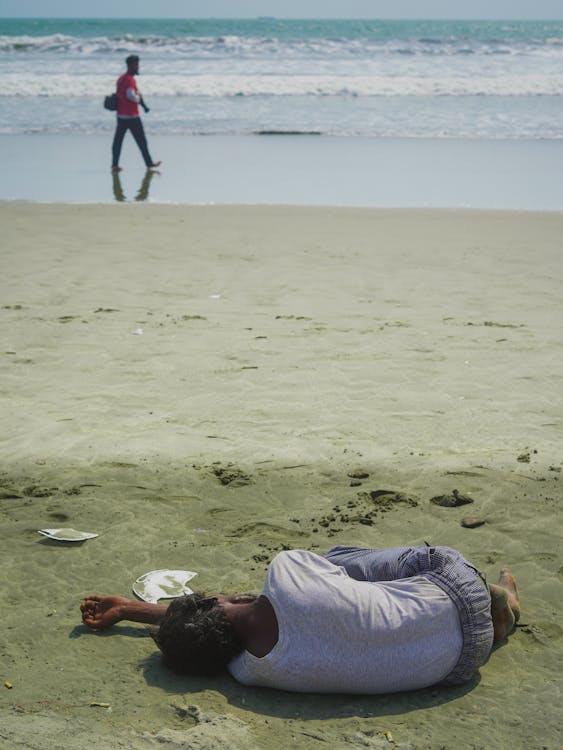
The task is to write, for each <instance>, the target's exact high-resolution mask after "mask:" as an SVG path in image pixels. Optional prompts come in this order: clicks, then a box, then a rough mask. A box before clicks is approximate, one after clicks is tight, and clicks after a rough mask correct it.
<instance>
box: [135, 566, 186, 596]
mask: <svg viewBox="0 0 563 750" xmlns="http://www.w3.org/2000/svg"><path fill="white" fill-rule="evenodd" d="M196 575H197V573H194V572H193V571H192V570H151V571H150V572H149V573H145V574H144V575H142V576H139V578H137V580H136V581H135V583H134V584H133V591H134V592H135V594H137V596H138V597H139V599H142V600H143V601H145V602H150V603H151V604H156V603H157V602H158V600H159V599H175V598H176V597H177V596H184V595H185V594H193V591H192V589H190V588H189V587H188V586H186V583H187V582H188V581H190V580H191V579H192V578H193V577H194V576H196Z"/></svg>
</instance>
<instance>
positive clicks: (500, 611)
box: [489, 567, 520, 643]
mask: <svg viewBox="0 0 563 750" xmlns="http://www.w3.org/2000/svg"><path fill="white" fill-rule="evenodd" d="M489 588H490V592H491V617H492V619H493V630H494V642H495V643H497V641H501V640H503V639H504V638H506V637H507V636H508V635H509V634H510V633H511V632H512V631H513V630H514V624H515V623H516V622H518V620H519V619H520V600H519V598H518V589H517V587H516V581H515V580H514V576H513V575H512V572H511V570H510V568H506V567H505V568H501V571H500V577H499V580H498V584H494V583H493V584H491V585H490V587H489Z"/></svg>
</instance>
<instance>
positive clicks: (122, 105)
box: [116, 73, 139, 117]
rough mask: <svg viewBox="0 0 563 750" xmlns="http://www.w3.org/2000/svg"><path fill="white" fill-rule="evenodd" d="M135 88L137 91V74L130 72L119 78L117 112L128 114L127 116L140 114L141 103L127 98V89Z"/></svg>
mask: <svg viewBox="0 0 563 750" xmlns="http://www.w3.org/2000/svg"><path fill="white" fill-rule="evenodd" d="M128 89H133V91H134V92H135V93H137V83H136V81H135V76H133V75H131V74H130V73H124V74H123V75H122V76H119V78H118V79H117V87H116V91H117V114H118V115H126V116H127V117H138V116H139V105H138V104H137V102H132V101H130V100H129V99H128V98H127V90H128Z"/></svg>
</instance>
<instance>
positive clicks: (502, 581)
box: [498, 567, 520, 622]
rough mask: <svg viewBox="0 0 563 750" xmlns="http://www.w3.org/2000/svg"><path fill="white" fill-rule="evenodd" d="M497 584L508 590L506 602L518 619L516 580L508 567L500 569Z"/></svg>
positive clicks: (518, 604)
mask: <svg viewBox="0 0 563 750" xmlns="http://www.w3.org/2000/svg"><path fill="white" fill-rule="evenodd" d="M498 585H499V586H501V587H502V588H503V589H506V591H507V592H508V604H509V605H510V608H511V609H512V611H513V612H514V617H515V619H516V622H518V620H519V619H520V599H519V597H518V588H517V586H516V581H515V579H514V576H513V575H512V571H511V570H510V568H507V567H504V568H501V569H500V577H499V579H498Z"/></svg>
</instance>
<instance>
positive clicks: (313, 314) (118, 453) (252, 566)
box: [0, 203, 563, 750]
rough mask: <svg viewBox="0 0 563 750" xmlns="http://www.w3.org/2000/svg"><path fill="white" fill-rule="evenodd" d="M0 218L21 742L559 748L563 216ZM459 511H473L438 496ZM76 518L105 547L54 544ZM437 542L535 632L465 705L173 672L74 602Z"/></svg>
mask: <svg viewBox="0 0 563 750" xmlns="http://www.w3.org/2000/svg"><path fill="white" fill-rule="evenodd" d="M0 222H1V225H2V227H3V230H2V239H1V244H2V253H1V258H2V302H1V305H0V307H1V309H0V325H1V327H2V342H3V344H2V347H1V358H0V367H1V368H2V378H1V382H2V394H1V398H2V425H3V430H2V435H1V438H0V458H1V474H0V508H1V514H0V528H1V531H2V539H3V544H2V548H1V551H0V560H1V570H2V573H1V574H0V575H1V576H2V586H1V587H0V603H1V605H2V611H3V628H2V637H1V639H0V644H1V650H2V682H5V681H6V682H9V683H11V685H12V687H11V688H8V687H3V688H2V692H1V695H2V703H1V704H0V739H1V740H2V742H4V743H6V746H7V747H14V746H18V743H19V744H20V745H22V746H25V747H31V748H45V749H46V748H49V749H51V748H58V747H61V748H62V747H65V748H70V749H71V750H73V749H75V748H76V749H78V748H80V749H82V748H90V747H92V743H93V738H95V744H96V746H97V747H102V748H105V747H108V748H109V747H127V748H152V747H163V746H164V747H167V746H169V747H193V748H231V749H232V748H235V749H236V748H265V747H269V748H270V747H271V748H286V747H289V746H293V747H299V748H316V747H322V746H330V747H335V748H340V747H350V748H354V747H358V748H360V747H368V748H387V747H393V746H396V747H398V748H416V749H417V750H418V749H419V748H420V749H422V748H435V747H443V748H447V749H448V750H449V749H450V748H456V750H458V749H460V748H490V747H497V748H505V747H506V748H509V747H510V748H517V747H522V748H524V747H547V748H558V747H559V745H560V689H561V677H560V675H561V673H562V669H561V667H562V664H561V662H562V659H561V656H562V651H563V649H562V643H563V641H562V635H563V629H562V628H561V624H560V622H561V604H560V602H561V585H562V581H563V559H562V558H563V555H562V553H561V544H560V539H561V514H560V506H561V487H562V485H561V482H562V481H563V480H562V478H561V467H562V465H563V455H562V453H561V437H562V425H563V421H562V408H561V392H562V390H563V389H562V386H563V375H562V373H563V344H562V341H561V335H560V327H561V326H560V322H561V319H562V315H561V312H562V310H561V308H562V302H561V299H562V295H561V271H562V265H563V262H562V260H561V252H560V247H561V236H562V230H563V215H562V214H557V213H532V212H528V213H526V212H522V213H508V212H477V211H453V210H451V211H434V210H370V209H333V208H295V207H293V208H292V207H235V206H233V207H187V206H150V205H125V206H77V205H74V206H71V205H40V204H26V203H3V204H0ZM356 473H360V474H367V475H368V476H364V477H363V478H356V477H353V476H350V475H351V474H356ZM454 489H456V490H458V492H459V493H462V494H463V495H469V496H470V497H471V498H472V499H473V501H474V502H473V503H472V504H470V505H465V506H462V507H457V508H455V507H454V508H450V507H442V506H439V505H436V504H434V503H432V502H431V498H432V497H434V496H437V495H442V494H448V493H452V492H453V490H454ZM379 490H386V491H387V492H386V493H385V494H380V493H379V492H378V491H379ZM465 517H474V518H478V519H480V520H484V521H485V523H484V524H483V525H481V526H479V527H477V528H465V527H463V526H462V525H461V521H462V520H463V519H464V518H465ZM57 526H73V527H75V528H78V529H83V530H87V531H94V532H97V533H99V535H100V536H99V537H98V538H97V539H93V540H90V541H88V542H85V543H83V544H77V545H72V544H64V543H56V542H52V541H49V540H46V539H42V538H41V537H40V536H39V535H38V534H37V529H39V528H46V527H57ZM424 541H427V542H429V543H431V544H446V545H450V546H452V547H455V548H457V549H459V550H460V551H462V552H463V553H464V554H465V555H466V556H467V557H468V558H470V559H471V560H472V561H473V562H474V563H475V564H476V565H477V566H478V567H480V568H481V569H482V570H484V571H485V572H486V574H487V576H488V578H489V580H491V581H495V580H496V576H497V575H498V570H499V568H500V566H501V565H502V564H509V565H510V566H511V567H512V569H513V571H514V573H515V575H516V577H517V580H518V583H519V586H520V591H521V597H522V605H523V606H522V620H521V626H520V627H519V628H518V629H517V632H516V633H515V634H514V635H513V636H512V637H511V639H510V642H509V644H508V645H505V646H502V647H501V648H499V649H497V650H495V651H494V652H493V653H492V655H491V657H490V659H489V662H488V663H487V664H486V665H485V666H484V667H483V668H482V670H481V674H480V676H479V678H478V679H477V680H476V681H475V683H473V684H471V685H468V686H464V687H463V688H455V689H452V688H449V689H438V688H435V689H429V690H424V691H419V692H412V693H404V694H399V695H393V696H376V697H372V698H366V697H355V696H307V695H292V694H287V693H282V692H277V691H269V690H258V689H250V688H245V687H243V686H240V685H237V684H236V683H235V682H234V681H233V680H232V679H230V678H229V677H227V676H225V677H224V678H221V679H219V680H202V679H189V678H178V677H176V676H174V675H172V674H170V673H169V672H167V671H166V670H165V669H164V668H163V667H162V666H161V664H160V660H159V658H158V656H157V654H156V653H155V649H154V646H153V643H152V640H151V639H150V638H149V637H148V636H147V634H146V632H145V630H144V629H143V628H142V627H137V626H134V625H128V624H122V625H120V626H118V627H116V628H115V629H113V630H112V631H108V632H107V633H104V634H95V633H91V632H87V630H86V629H85V628H84V627H83V626H82V625H81V623H80V618H79V610H78V604H79V602H80V599H81V597H83V596H84V595H85V594H87V593H91V592H93V591H97V592H100V593H119V594H122V595H129V594H130V591H131V585H132V582H133V581H134V580H135V578H136V577H137V576H139V575H140V574H142V573H144V572H146V571H148V570H152V569H156V568H188V569H191V570H195V571H198V577H197V578H196V579H194V582H193V583H194V585H195V587H196V588H200V589H203V590H207V591H210V592H213V591H225V592H231V591H232V592H235V591H247V590H251V591H259V590H260V587H261V583H262V580H263V576H264V570H265V568H266V566H267V564H268V562H269V560H270V559H271V558H272V556H273V555H274V554H275V553H276V552H277V551H279V550H281V549H283V548H286V547H303V548H307V549H313V550H316V551H319V552H323V551H326V550H327V549H328V548H330V547H331V546H332V545H334V544H344V543H356V544H363V545H366V546H392V545H397V544H409V543H412V544H417V543H423V542H424ZM0 687H1V686H0ZM386 732H390V733H391V734H390V735H386ZM389 738H391V740H390V739H389ZM519 743H520V744H519Z"/></svg>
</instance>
